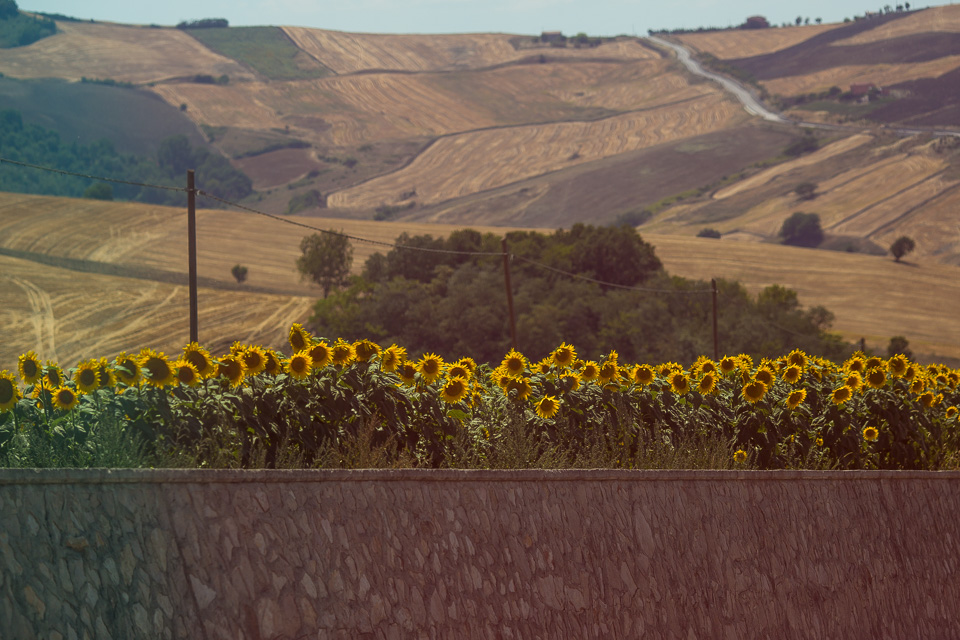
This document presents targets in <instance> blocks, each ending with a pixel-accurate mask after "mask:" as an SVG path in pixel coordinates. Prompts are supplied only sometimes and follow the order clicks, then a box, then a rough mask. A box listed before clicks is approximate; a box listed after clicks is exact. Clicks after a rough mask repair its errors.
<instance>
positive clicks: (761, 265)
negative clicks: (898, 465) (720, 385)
mask: <svg viewBox="0 0 960 640" xmlns="http://www.w3.org/2000/svg"><path fill="white" fill-rule="evenodd" d="M644 238H645V239H646V240H648V241H649V242H651V243H652V244H653V245H654V246H656V248H657V255H658V256H660V258H661V260H662V261H663V263H664V266H665V267H666V269H667V270H668V271H669V272H671V273H675V274H677V275H681V276H687V277H691V278H702V279H705V280H709V279H710V278H713V277H720V278H726V279H737V280H740V281H741V282H742V283H743V284H744V285H745V286H746V287H747V289H749V290H750V291H752V292H754V293H755V292H757V291H759V290H761V289H762V288H764V287H766V286H769V285H771V284H780V285H783V286H785V287H788V288H790V289H793V290H794V291H796V292H797V293H798V296H799V299H800V302H801V304H803V305H805V306H811V305H823V306H825V307H827V308H828V309H830V310H831V311H832V312H833V313H834V314H835V315H836V320H835V322H834V324H833V329H834V330H835V331H837V332H838V333H840V334H841V335H843V337H844V338H846V339H847V340H851V341H854V340H859V339H860V338H861V337H863V338H866V340H867V344H868V346H870V347H872V348H874V349H877V350H878V351H880V352H883V350H884V349H885V348H886V344H887V342H888V341H889V339H890V337H891V336H894V335H904V336H906V337H907V339H908V340H910V346H911V348H912V349H913V350H914V352H916V353H925V354H932V355H936V356H941V357H943V356H946V357H953V358H957V357H960V333H958V331H957V325H956V319H957V317H958V315H960V268H958V267H955V266H952V265H943V264H937V263H935V262H932V261H926V260H924V261H917V262H916V263H913V264H897V263H895V262H894V261H893V260H892V259H891V258H889V257H877V256H865V255H862V254H849V253H840V252H831V251H818V250H816V249H800V248H795V247H784V246H780V245H773V244H761V243H754V242H736V241H727V240H720V241H717V240H710V239H704V238H680V237H677V236H660V235H653V234H645V236H644ZM721 304H722V302H721ZM721 348H722V347H721Z"/></svg>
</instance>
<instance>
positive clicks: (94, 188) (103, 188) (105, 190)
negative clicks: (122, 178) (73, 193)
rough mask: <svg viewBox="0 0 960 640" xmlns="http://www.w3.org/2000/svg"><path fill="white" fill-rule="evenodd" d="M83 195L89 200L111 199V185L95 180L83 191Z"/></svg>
mask: <svg viewBox="0 0 960 640" xmlns="http://www.w3.org/2000/svg"><path fill="white" fill-rule="evenodd" d="M83 197H84V198H89V199H91V200H113V187H111V186H110V185H109V184H107V183H106V182H97V183H96V184H92V185H90V186H89V187H87V188H86V189H85V190H84V191H83Z"/></svg>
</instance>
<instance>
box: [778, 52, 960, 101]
mask: <svg viewBox="0 0 960 640" xmlns="http://www.w3.org/2000/svg"><path fill="white" fill-rule="evenodd" d="M958 67H960V55H954V56H946V57H943V58H937V59H936V60H928V61H926V62H916V63H910V64H860V65H849V66H841V67H833V68H830V69H824V70H822V71H817V72H815V73H807V74H803V75H797V76H789V77H785V78H776V79H773V80H764V81H763V83H762V84H763V86H765V87H766V88H767V90H768V91H769V92H770V93H773V94H778V95H784V96H795V95H799V94H803V93H813V92H820V91H825V90H827V89H829V88H830V87H833V86H837V87H840V88H841V89H844V90H847V89H849V88H850V85H851V84H857V83H873V84H875V85H877V86H878V87H887V86H890V85H894V84H898V83H901V82H908V81H910V80H916V79H917V78H936V77H938V76H940V75H942V74H944V73H948V72H950V71H953V70H954V69H956V68H958Z"/></svg>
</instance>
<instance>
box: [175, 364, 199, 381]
mask: <svg viewBox="0 0 960 640" xmlns="http://www.w3.org/2000/svg"><path fill="white" fill-rule="evenodd" d="M173 374H174V375H175V376H176V378H177V382H179V383H180V384H182V385H184V386H185V387H193V386H196V385H197V384H199V383H200V380H201V378H200V373H199V372H198V371H197V368H196V367H195V366H193V363H192V362H190V361H188V360H186V359H185V358H181V359H179V360H177V361H176V362H174V363H173Z"/></svg>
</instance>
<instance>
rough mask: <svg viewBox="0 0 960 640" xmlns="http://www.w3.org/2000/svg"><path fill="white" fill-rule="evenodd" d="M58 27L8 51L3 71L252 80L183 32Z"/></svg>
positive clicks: (141, 79)
mask: <svg viewBox="0 0 960 640" xmlns="http://www.w3.org/2000/svg"><path fill="white" fill-rule="evenodd" d="M57 29H58V30H59V33H57V34H56V35H54V36H51V37H49V38H44V39H42V40H39V41H37V42H35V43H33V44H31V45H29V46H26V47H17V48H14V49H6V50H4V52H3V55H2V56H0V72H2V73H3V74H4V75H7V76H10V77H13V78H47V77H50V76H51V75H54V74H55V75H56V77H58V78H66V79H67V80H80V78H81V77H84V76H86V77H87V78H112V79H114V80H121V81H124V82H134V83H146V82H157V81H160V80H165V79H168V78H175V77H181V76H192V75H196V74H209V75H214V76H220V75H222V74H227V75H228V76H230V78H231V79H232V80H242V79H251V78H252V77H253V76H252V74H251V73H250V72H249V71H248V70H247V69H245V68H244V67H243V66H241V65H240V64H238V63H237V62H235V61H233V60H230V59H229V58H225V57H223V56H221V55H218V54H216V53H213V52H212V51H210V50H209V49H207V48H206V47H204V46H203V45H202V44H200V43H199V42H197V41H196V40H194V39H193V38H191V37H190V36H189V35H187V34H186V33H184V32H183V31H181V30H179V29H150V28H147V27H132V26H125V25H119V24H111V23H103V22H98V23H86V22H58V23H57ZM176 106H179V103H177V105H176Z"/></svg>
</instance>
